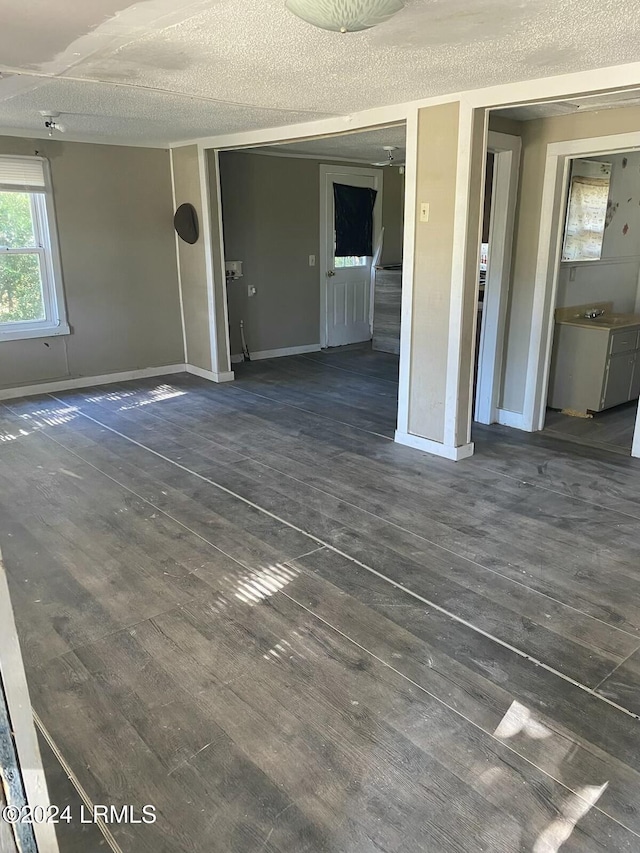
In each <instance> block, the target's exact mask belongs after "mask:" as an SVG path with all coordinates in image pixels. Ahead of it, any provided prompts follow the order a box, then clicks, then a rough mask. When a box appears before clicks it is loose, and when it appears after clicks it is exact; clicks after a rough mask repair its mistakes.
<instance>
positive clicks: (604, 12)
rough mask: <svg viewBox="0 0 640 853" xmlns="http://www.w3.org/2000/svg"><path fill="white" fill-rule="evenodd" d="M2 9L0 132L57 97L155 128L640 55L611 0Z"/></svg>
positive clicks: (330, 109) (213, 131) (636, 28)
mask: <svg viewBox="0 0 640 853" xmlns="http://www.w3.org/2000/svg"><path fill="white" fill-rule="evenodd" d="M0 20H2V27H1V29H0V70H4V71H5V72H7V75H6V78H5V79H2V80H0V132H2V129H3V128H4V130H5V132H10V133H15V132H18V131H20V130H24V131H28V132H34V133H35V132H37V131H39V130H41V128H42V122H41V119H40V117H39V116H38V110H40V109H45V108H50V109H53V110H59V111H61V112H70V113H72V114H73V115H70V116H66V117H64V119H63V121H64V123H65V124H66V125H67V126H68V132H69V138H75V139H96V140H101V141H116V140H117V141H122V140H126V139H129V140H131V141H132V142H138V143H140V142H143V141H148V142H150V143H154V144H163V143H168V142H172V141H180V140H184V139H189V138H193V137H196V136H199V135H217V134H219V133H225V132H229V131H234V130H245V129H252V128H264V127H271V126H278V125H282V124H289V123H292V122H295V121H300V120H312V119H315V118H321V117H322V116H325V115H341V114H346V113H351V112H356V111H359V110H362V109H366V108H369V107H375V106H382V105H385V104H393V103H399V102H403V101H407V100H412V99H415V98H422V97H428V96H431V95H437V94H443V93H446V92H452V91H458V90H465V89H473V88H477V87H479V86H486V85H493V84H497V83H506V82H511V81H516V80H525V79H532V78H539V77H544V76H548V75H551V74H559V73H565V72H571V71H580V70H585V69H589V68H598V67H604V66H607V65H616V64H620V63H624V62H633V61H637V59H638V51H637V45H638V39H639V36H640V4H638V3H629V4H624V5H621V4H620V3H619V2H613V0H562V2H558V0H526V2H525V0H406V2H405V8H404V9H403V10H402V11H401V12H400V13H398V15H396V16H395V17H394V18H392V19H391V20H390V21H388V22H387V23H386V24H383V25H381V26H379V27H376V28H375V29H373V30H369V31H365V32H362V33H350V34H347V35H340V34H337V33H331V32H327V31H324V30H319V29H315V28H314V27H311V26H310V25H308V24H306V23H305V22H303V21H301V20H299V19H298V18H296V17H294V16H293V15H292V14H290V13H289V12H287V10H286V9H285V8H284V0H183V2H176V0H146V2H139V3H137V4H135V5H129V6H127V4H126V0H83V2H78V0H46V2H43V0H41V2H37V3H34V2H26V3H25V2H21V3H19V2H17V0H0ZM11 72H13V74H14V75H15V73H16V72H19V73H20V76H19V77H16V76H12V74H11ZM32 75H47V76H52V77H56V78H57V80H56V82H54V83H52V82H50V81H47V80H46V79H44V80H43V79H42V77H41V76H32Z"/></svg>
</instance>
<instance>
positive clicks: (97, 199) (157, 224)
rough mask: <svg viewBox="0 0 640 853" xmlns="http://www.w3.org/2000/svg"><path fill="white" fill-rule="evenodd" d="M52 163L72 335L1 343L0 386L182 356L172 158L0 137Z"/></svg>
mask: <svg viewBox="0 0 640 853" xmlns="http://www.w3.org/2000/svg"><path fill="white" fill-rule="evenodd" d="M36 149H37V151H38V153H39V154H40V155H42V156H45V157H47V158H48V159H49V162H50V164H51V176H52V183H53V193H54V201H55V206H56V220H57V225H58V233H59V239H60V254H61V260H62V270H63V278H64V287H65V297H66V304H67V311H68V319H69V323H70V325H71V329H72V333H71V334H70V335H65V336H60V337H52V338H32V339H30V340H25V341H4V342H2V343H0V387H9V386H15V385H25V384H32V383H41V382H45V381H47V380H61V379H65V378H69V377H82V376H95V375H100V374H104V373H112V372H113V373H117V372H120V371H126V370H134V369H137V368H145V367H157V366H162V365H168V364H175V363H181V362H183V361H184V355H183V346H182V331H181V322H180V308H179V297H178V286H177V276H176V258H175V245H174V239H173V227H172V212H171V176H170V169H169V154H168V152H167V151H162V150H157V149H143V148H126V147H121V146H108V145H89V144H81V143H72V142H66V143H65V142H58V141H50V140H44V141H43V140H28V139H17V138H10V137H0V154H26V155H30V154H34V153H35V151H36Z"/></svg>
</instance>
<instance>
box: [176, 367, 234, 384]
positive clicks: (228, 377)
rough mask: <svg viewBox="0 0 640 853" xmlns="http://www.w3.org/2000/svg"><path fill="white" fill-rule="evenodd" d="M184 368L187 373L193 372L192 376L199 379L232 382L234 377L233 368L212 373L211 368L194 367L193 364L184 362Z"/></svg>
mask: <svg viewBox="0 0 640 853" xmlns="http://www.w3.org/2000/svg"><path fill="white" fill-rule="evenodd" d="M185 370H186V371H187V373H193V375H194V376H199V377H200V378H201V379H208V380H209V381H210V382H233V380H234V379H235V375H234V373H233V370H225V371H224V373H214V372H213V371H212V370H205V369H204V368H203V367H196V366H195V364H185Z"/></svg>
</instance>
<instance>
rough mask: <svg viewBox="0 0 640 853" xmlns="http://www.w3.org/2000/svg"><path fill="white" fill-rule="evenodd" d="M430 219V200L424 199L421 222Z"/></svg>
mask: <svg viewBox="0 0 640 853" xmlns="http://www.w3.org/2000/svg"><path fill="white" fill-rule="evenodd" d="M428 221H429V202H428V201H423V202H421V203H420V222H428Z"/></svg>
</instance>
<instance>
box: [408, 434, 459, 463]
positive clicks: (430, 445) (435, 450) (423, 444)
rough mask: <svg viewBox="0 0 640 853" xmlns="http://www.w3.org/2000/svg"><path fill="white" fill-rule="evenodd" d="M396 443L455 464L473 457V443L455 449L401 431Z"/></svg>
mask: <svg viewBox="0 0 640 853" xmlns="http://www.w3.org/2000/svg"><path fill="white" fill-rule="evenodd" d="M394 441H396V442H397V443H398V444H404V445H405V446H406V447H413V448H414V449H415V450H422V451H423V452H424V453H431V454H433V455H434V456H442V457H443V458H444V459H451V460H452V461H453V462H460V460H461V459H468V457H469V456H473V442H472V441H470V442H468V443H467V444H462V445H461V446H460V447H453V446H452V445H449V444H441V443H440V442H439V441H432V440H431V439H430V438H422V436H420V435H412V434H411V433H408V432H400V430H396V433H395V436H394Z"/></svg>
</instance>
